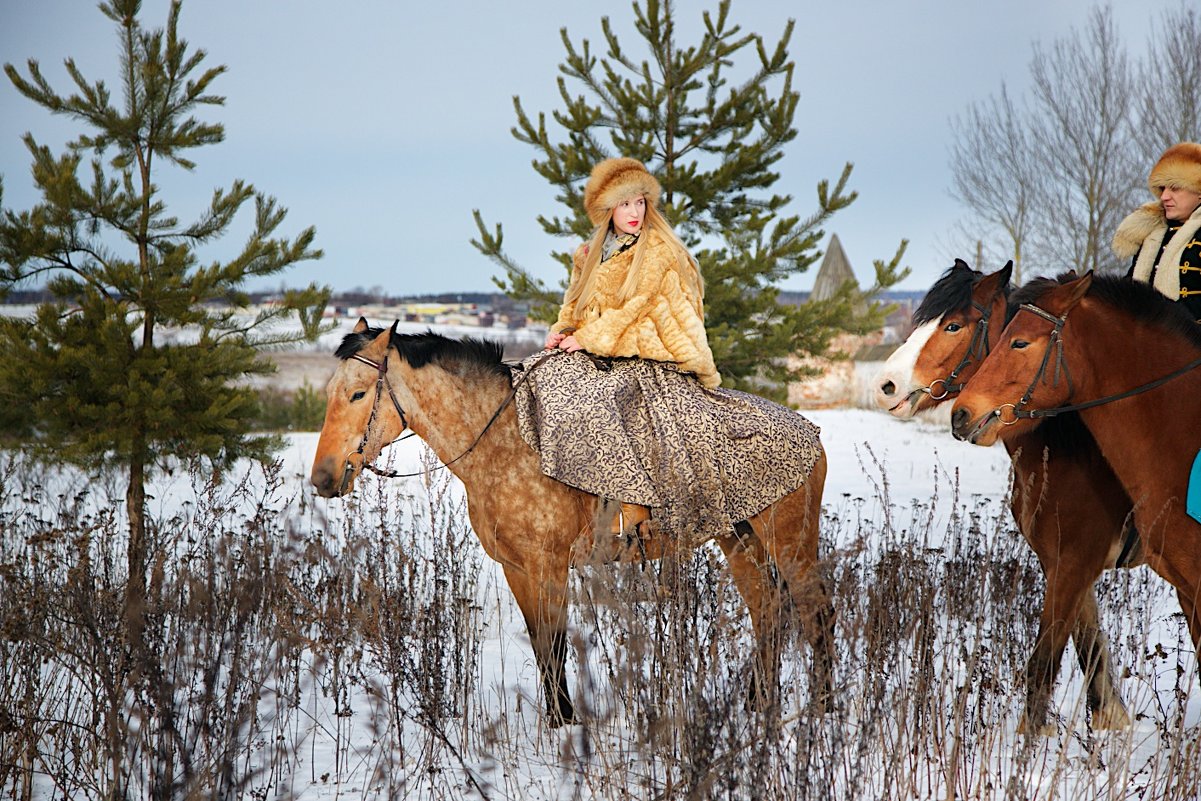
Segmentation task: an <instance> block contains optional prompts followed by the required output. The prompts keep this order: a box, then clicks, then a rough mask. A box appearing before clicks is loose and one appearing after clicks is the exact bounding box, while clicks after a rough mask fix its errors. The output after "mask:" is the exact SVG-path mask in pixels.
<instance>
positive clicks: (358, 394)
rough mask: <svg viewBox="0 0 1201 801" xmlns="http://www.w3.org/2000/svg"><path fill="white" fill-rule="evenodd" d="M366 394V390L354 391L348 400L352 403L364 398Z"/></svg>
mask: <svg viewBox="0 0 1201 801" xmlns="http://www.w3.org/2000/svg"><path fill="white" fill-rule="evenodd" d="M366 396H367V393H366V392H356V393H354V394H353V395H351V396H350V402H351V403H354V402H355V401H360V400H362V399H363V398H365V397H366Z"/></svg>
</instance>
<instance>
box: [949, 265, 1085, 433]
mask: <svg viewBox="0 0 1201 801" xmlns="http://www.w3.org/2000/svg"><path fill="white" fill-rule="evenodd" d="M1092 282H1093V274H1092V271H1089V272H1088V273H1085V275H1084V277H1083V278H1075V277H1074V274H1073V275H1072V276H1063V277H1061V279H1060V280H1058V281H1056V280H1051V279H1038V280H1036V281H1032V282H1031V283H1030V284H1027V285H1026V286H1024V287H1022V289H1020V290H1019V291H1018V292H1017V293H1015V294H1014V298H1013V302H1014V304H1015V305H1016V311H1015V312H1014V315H1013V318H1012V319H1011V320H1010V321H1009V324H1008V325H1006V326H1005V330H1004V331H1002V332H1001V337H1000V341H999V342H998V343H997V345H996V347H994V348H993V350H992V352H991V353H990V354H989V355H988V357H987V358H986V359H985V360H984V362H983V364H981V365H980V368H979V369H978V370H977V371H976V374H975V375H974V376H973V377H972V380H971V383H969V384H968V385H967V386H966V387H965V388H964V389H963V391H962V392H961V393H960V395H959V397H958V398H957V399H956V401H955V406H954V407H953V409H952V411H951V430H952V432H953V433H954V435H955V437H956V438H957V439H962V440H967V441H968V442H972V443H975V444H977V445H992V444H994V443H995V442H996V441H997V439H998V438H999V437H1003V436H1004V437H1008V436H1012V435H1014V434H1018V433H1021V432H1022V431H1028V430H1029V429H1031V428H1033V427H1034V426H1036V425H1038V423H1039V421H1040V419H1041V418H1038V417H1031V416H1029V415H1028V414H1027V412H1028V411H1029V410H1030V409H1031V408H1037V409H1054V408H1056V407H1059V406H1064V405H1066V404H1068V403H1070V402H1071V401H1072V395H1073V391H1074V386H1073V383H1072V380H1071V376H1070V371H1069V370H1068V364H1067V359H1066V357H1065V355H1064V326H1065V324H1066V322H1067V318H1068V313H1069V312H1070V311H1071V310H1072V309H1073V308H1075V307H1076V305H1077V304H1078V303H1079V302H1080V300H1081V299H1082V298H1083V297H1084V296H1085V294H1086V293H1087V292H1088V289H1089V287H1090V286H1091V285H1092Z"/></svg>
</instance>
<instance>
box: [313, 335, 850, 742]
mask: <svg viewBox="0 0 1201 801" xmlns="http://www.w3.org/2000/svg"><path fill="white" fill-rule="evenodd" d="M337 355H338V357H339V358H341V359H342V362H341V364H340V365H339V366H338V368H337V370H336V371H335V373H334V375H333V376H332V377H331V378H330V380H329V384H328V386H327V388H326V402H327V406H326V413H325V422H324V424H323V425H322V428H321V437H320V440H319V442H318V445H317V452H316V455H315V457H314V460H313V470H312V483H313V485H314V486H315V487H316V489H317V492H318V494H320V495H322V496H324V497H327V498H332V497H337V496H341V495H344V494H346V493H348V492H350V491H351V490H352V489H353V487H354V484H355V481H356V480H357V478H358V476H359V475H360V473H361V471H362V470H363V469H364V467H365V466H368V465H370V464H371V462H372V461H374V460H375V459H376V458H377V457H378V456H379V454H380V451H381V450H382V449H383V448H384V447H386V446H387V445H389V444H390V443H392V442H393V441H395V440H396V439H397V438H398V437H399V436H400V435H401V434H403V433H404V431H405V430H406V429H411V430H412V431H413V432H414V433H415V434H417V435H418V436H420V437H421V438H422V439H423V440H424V441H425V442H426V443H427V444H428V445H429V446H430V448H432V449H433V451H434V453H435V454H437V456H438V458H439V459H441V460H442V461H443V463H445V464H446V465H447V466H448V469H450V471H451V472H452V473H454V475H455V476H456V477H458V478H459V479H460V480H461V481H462V482H463V485H464V486H465V488H466V490H467V504H468V514H469V516H470V519H471V525H472V528H473V529H474V530H475V533H476V535H477V536H478V537H479V540H480V543H481V544H482V545H483V547H484V551H485V552H486V553H487V554H488V556H489V557H491V558H492V559H494V560H496V561H497V562H498V563H500V565H501V566H502V567H503V569H504V573H505V578H506V579H507V581H508V584H509V588H510V589H511V590H512V592H513V595H514V597H515V598H516V600H517V605H518V607H519V608H520V609H521V612H522V614H523V616H524V617H525V622H526V626H527V629H528V631H529V635H530V641H531V643H532V645H533V648H534V655H535V657H536V660H537V663H538V669H539V673H540V675H541V679H542V687H543V691H544V693H545V698H546V706H547V713H548V716H549V720H550V723H551V725H555V726H557V725H561V724H563V723H569V722H573V721H575V720H576V715H575V708H574V706H573V704H572V701H571V696H570V693H569V692H568V686H567V678H566V672H565V660H566V652H567V581H568V575H569V571H570V569H571V567H572V565H573V563H575V562H578V561H580V559H581V555H585V556H586V555H587V554H589V553H590V552H591V551H592V548H593V541H594V539H597V540H603V539H607V538H608V536H609V535H608V533H607V530H600V529H598V531H599V532H600V533H599V534H594V529H595V528H596V521H597V518H598V506H599V501H598V499H597V497H596V496H594V495H589V494H587V493H584V492H582V491H580V490H577V489H573V488H572V487H569V486H568V485H566V484H563V483H560V482H558V481H555V480H553V479H551V478H548V477H547V476H545V475H543V473H542V472H541V470H540V469H539V462H538V454H537V453H535V452H534V450H533V449H532V448H530V446H529V445H527V444H526V442H525V440H523V439H522V437H521V434H520V432H519V430H518V425H517V419H516V413H515V412H514V410H513V406H512V404H511V403H510V402H509V401H510V400H511V399H512V393H513V384H512V378H511V374H510V370H509V368H508V367H507V366H506V365H505V364H504V363H503V362H502V361H501V355H502V354H501V349H500V346H499V345H496V344H494V343H488V342H484V341H479V340H471V339H468V340H463V341H457V340H451V339H448V338H446V337H442V336H439V335H436V334H433V333H425V334H416V335H399V334H397V333H396V326H395V325H393V326H392V328H391V329H379V328H371V327H369V326H368V324H367V321H366V320H363V319H360V320H359V322H358V324H357V325H356V326H355V328H354V331H353V332H352V333H351V334H348V335H347V336H346V337H345V339H344V340H343V342H342V345H341V346H340V347H339V348H338V351H337ZM825 477H826V458H825V454H824V453H822V454H821V455H820V458H819V459H818V461H817V464H816V465H815V466H814V468H813V471H812V473H811V475H810V476H809V478H808V480H807V481H806V482H805V483H804V485H802V486H801V487H800V488H798V489H797V490H795V491H794V492H792V493H790V494H788V495H786V496H785V497H783V498H781V499H780V500H779V501H777V502H776V503H774V504H772V505H771V506H769V507H768V508H766V509H764V510H763V511H761V512H760V513H759V514H757V515H755V516H754V517H752V518H751V519H750V520H749V521H742V522H741V523H739V524H738V525H737V526H736V527H735V528H733V529H731V530H730V532H729V533H728V534H726V535H725V536H722V537H719V538H717V543H718V545H719V546H720V547H721V549H722V551H723V552H724V553H725V556H726V559H727V561H728V563H729V566H730V572H731V575H732V577H733V580H734V583H735V585H736V586H737V588H738V590H739V592H740V593H741V594H742V596H743V598H744V599H745V601H746V603H747V606H748V607H749V610H750V616H751V622H752V626H753V628H754V631H755V635H756V640H757V643H758V648H757V665H758V669H757V675H756V676H755V677H752V679H751V681H750V683H749V686H750V688H751V693H752V696H753V697H754V698H756V699H757V700H758V701H759V702H762V703H767V702H770V700H771V699H773V698H774V695H775V690H774V688H775V687H776V686H777V684H778V675H779V665H780V653H779V645H780V642H781V639H782V638H781V637H780V636H779V627H780V625H781V624H782V622H783V621H782V620H781V610H782V608H784V605H783V604H782V603H781V600H782V599H781V598H780V596H779V594H778V593H779V588H778V587H777V586H776V585H775V582H774V581H773V580H772V578H771V569H772V567H773V566H774V567H775V568H776V569H778V572H779V575H780V577H781V578H783V579H784V584H785V585H786V590H787V592H789V593H790V594H791V596H792V600H793V601H794V602H795V604H796V608H797V609H798V610H800V612H801V614H802V617H803V620H802V622H803V623H804V628H805V632H806V634H807V636H808V639H809V641H810V643H811V644H812V646H813V651H814V676H813V680H812V682H811V686H813V687H815V688H817V694H819V695H821V696H823V697H824V696H827V695H828V694H829V693H830V692H831V676H830V674H831V659H832V653H831V652H832V648H833V636H834V635H833V610H832V608H831V605H830V600H829V595H828V593H827V591H826V589H825V587H824V586H823V584H822V582H821V580H820V578H819V577H818V575H817V570H816V567H817V559H818V530H819V524H820V519H821V502H822V489H823V487H824V485H825ZM670 547H671V544H670V543H668V544H666V545H664V544H663V543H659V544H658V547H657V548H652V549H650V550H651V552H652V553H655V552H658V553H662V552H663V549H664V548H670ZM635 550H637V549H635ZM758 688H767V691H766V692H761V691H759V689H758Z"/></svg>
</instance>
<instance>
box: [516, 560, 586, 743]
mask: <svg viewBox="0 0 1201 801" xmlns="http://www.w3.org/2000/svg"><path fill="white" fill-rule="evenodd" d="M504 570H505V578H506V579H508V582H509V589H510V590H512V592H513V596H514V597H515V598H516V599H517V606H518V607H519V608H520V609H521V614H522V615H523V616H524V617H525V625H526V630H527V631H529V634H530V643H531V645H533V648H534V659H535V661H536V662H537V664H538V673H539V675H540V676H541V678H542V691H543V694H544V695H545V696H546V713H547V716H548V717H549V718H550V725H551V726H552V727H558V726H562V725H563V724H564V723H574V722H576V718H575V708H574V707H573V706H572V704H571V694H570V693H569V692H568V689H567V568H566V566H564V567H563V569H562V570H561V571H559V570H556V571H554V573H555V575H553V576H550V577H548V576H531V575H530V574H529V573H528V572H526V571H525V570H523V569H521V568H518V567H515V566H511V565H505V566H504Z"/></svg>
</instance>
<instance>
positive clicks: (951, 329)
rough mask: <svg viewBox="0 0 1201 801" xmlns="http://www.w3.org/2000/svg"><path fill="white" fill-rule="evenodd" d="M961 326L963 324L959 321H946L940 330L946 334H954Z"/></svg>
mask: <svg viewBox="0 0 1201 801" xmlns="http://www.w3.org/2000/svg"><path fill="white" fill-rule="evenodd" d="M961 328H963V326H961V325H960V324H959V323H947V324H946V325H945V326H944V327H943V329H942V330H943V331H946V332H947V333H948V334H954V333H955V332H956V331H958V330H959V329H961Z"/></svg>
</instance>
